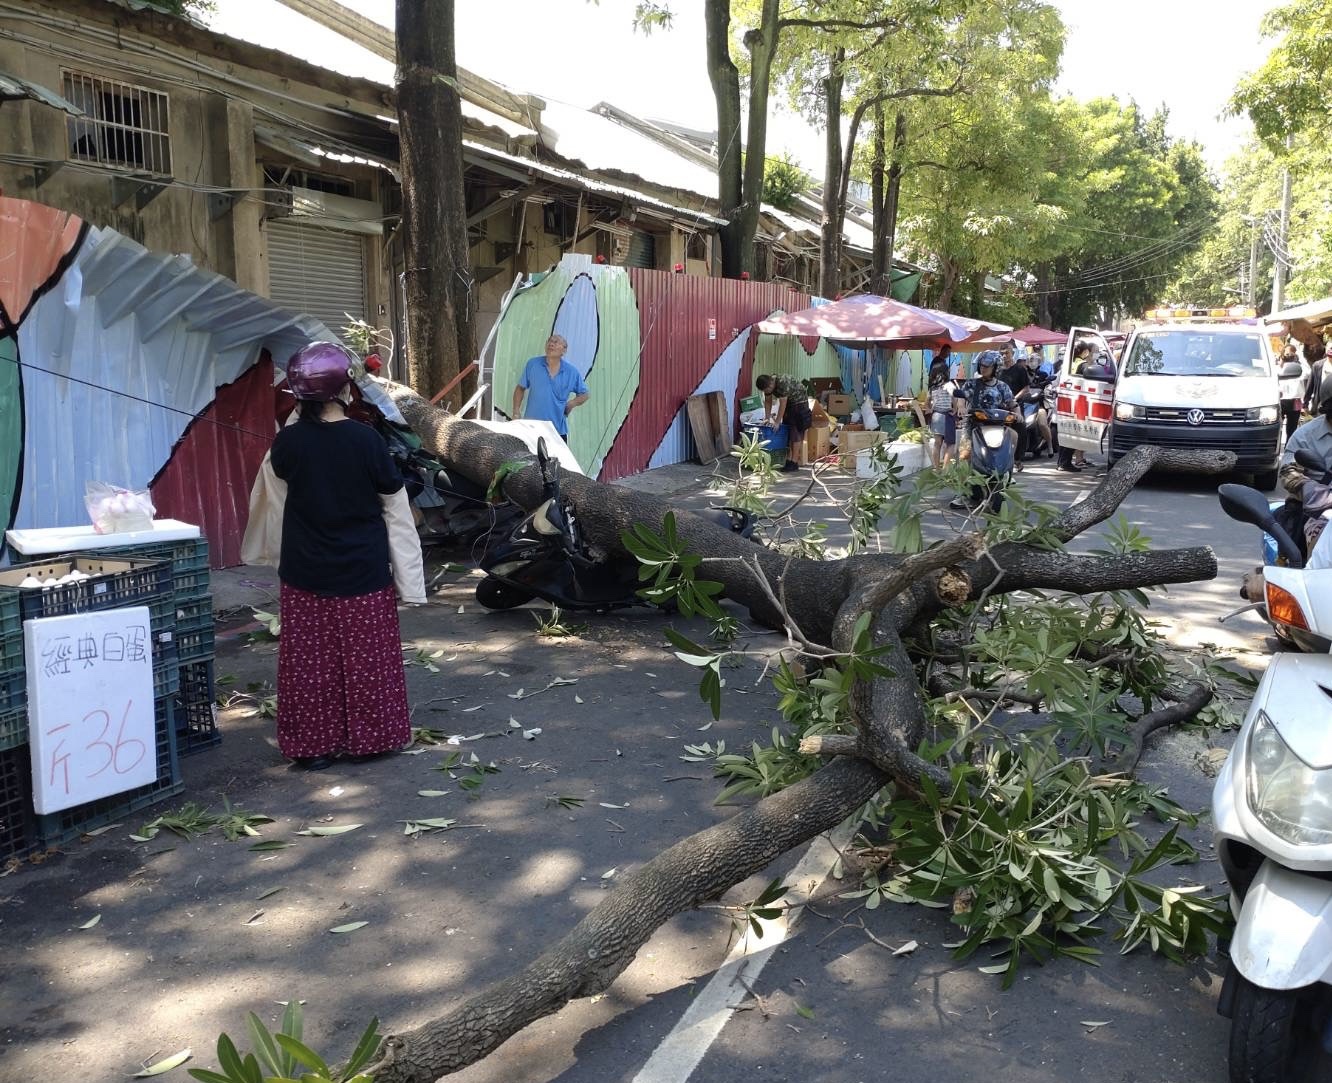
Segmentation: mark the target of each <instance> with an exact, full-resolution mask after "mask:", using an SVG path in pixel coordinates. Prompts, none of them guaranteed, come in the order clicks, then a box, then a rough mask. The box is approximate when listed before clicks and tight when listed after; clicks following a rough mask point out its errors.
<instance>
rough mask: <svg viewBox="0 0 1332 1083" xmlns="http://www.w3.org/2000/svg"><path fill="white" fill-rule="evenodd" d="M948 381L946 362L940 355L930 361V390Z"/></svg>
mask: <svg viewBox="0 0 1332 1083" xmlns="http://www.w3.org/2000/svg"><path fill="white" fill-rule="evenodd" d="M947 382H948V362H947V361H946V360H944V358H942V357H936V358H935V359H934V360H933V361H931V362H930V390H931V391H933V390H934V389H935V388H936V387H942V386H943V385H944V384H946V383H947Z"/></svg>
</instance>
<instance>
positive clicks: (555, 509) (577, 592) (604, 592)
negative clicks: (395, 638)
mask: <svg viewBox="0 0 1332 1083" xmlns="http://www.w3.org/2000/svg"><path fill="white" fill-rule="evenodd" d="M537 465H538V466H539V467H540V470H541V503H540V504H539V505H538V506H537V508H536V509H535V510H534V511H532V512H531V513H530V514H528V515H527V516H526V517H525V518H524V519H523V520H522V522H520V523H519V524H518V525H517V527H515V528H514V529H513V531H512V532H511V533H509V534H508V535H504V534H500V533H498V532H497V533H496V534H494V535H492V537H491V542H490V545H489V546H487V548H486V552H485V555H484V556H482V558H481V570H482V571H484V572H485V573H486V577H485V578H484V579H482V580H481V582H479V583H478V584H477V585H476V600H477V601H478V602H480V603H481V605H483V606H485V607H486V608H487V609H513V608H514V607H515V606H520V605H522V604H523V603H524V602H530V601H531V600H532V599H533V598H541V599H544V600H545V601H548V602H551V603H552V604H554V605H557V606H559V607H561V608H562V609H571V610H590V611H592V612H598V613H605V612H609V611H610V610H612V609H623V608H625V607H628V606H631V605H645V604H646V603H645V602H644V601H643V599H642V598H640V597H639V596H638V590H639V588H640V587H641V586H642V583H641V581H640V580H639V578H638V562H637V561H635V560H633V559H631V558H627V557H606V556H598V555H597V554H594V553H593V551H592V549H591V547H590V546H588V545H587V543H586V542H585V541H584V539H583V536H582V531H581V529H580V527H579V523H578V517H577V515H576V513H575V512H574V507H573V504H572V503H571V502H570V501H568V500H566V499H564V498H563V497H562V496H561V495H560V473H559V471H560V467H559V463H558V462H556V461H554V460H552V459H551V457H550V456H549V455H548V454H547V452H546V442H545V440H544V439H543V440H538V441H537ZM710 515H711V517H713V518H715V520H716V521H717V522H718V524H719V525H724V526H726V527H727V528H728V529H730V530H733V531H735V532H736V533H737V534H740V535H741V536H743V537H749V536H750V535H751V534H752V532H753V526H754V524H753V518H752V516H751V515H750V514H749V513H748V512H744V511H740V510H739V509H736V508H720V509H716V510H714V511H713V512H711V513H710Z"/></svg>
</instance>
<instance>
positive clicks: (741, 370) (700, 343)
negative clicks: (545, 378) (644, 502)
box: [493, 256, 841, 481]
mask: <svg viewBox="0 0 1332 1083" xmlns="http://www.w3.org/2000/svg"><path fill="white" fill-rule="evenodd" d="M808 304H809V298H808V297H807V296H806V295H805V294H801V293H796V292H794V291H792V290H790V289H788V288H787V287H784V286H780V285H777V284H775V283H766V282H741V281H736V280H734V279H720V278H705V277H702V276H695V275H679V274H670V273H668V272H665V271H647V270H639V269H637V268H631V269H627V270H626V269H625V268H621V267H609V266H605V265H601V264H595V263H593V262H592V261H591V260H590V259H589V258H588V257H586V256H566V257H565V258H564V260H563V261H562V262H561V263H560V265H559V266H558V267H556V268H555V269H554V270H552V271H551V272H550V273H549V274H547V275H544V276H543V277H541V279H540V280H539V281H537V282H535V283H534V284H532V285H530V286H527V287H526V288H525V289H523V290H522V291H521V292H520V293H519V294H518V295H516V296H515V298H514V300H513V302H512V304H510V306H509V308H508V310H507V311H506V312H505V314H504V317H503V319H502V320H501V322H500V326H499V332H498V334H497V336H496V355H495V369H494V379H493V385H494V388H495V392H494V394H495V402H496V404H497V405H498V406H500V407H501V408H504V409H506V410H507V408H508V406H509V401H510V397H511V395H512V391H513V387H514V384H515V383H516V382H517V379H518V376H519V374H520V373H521V371H522V367H523V365H524V364H525V363H526V362H527V360H528V358H531V357H535V356H537V355H539V354H541V353H542V351H543V349H544V346H545V342H546V338H547V337H548V336H549V335H550V334H551V333H552V332H556V333H559V334H562V335H563V336H564V337H565V338H566V339H567V340H568V342H569V350H568V353H567V354H566V355H565V356H566V358H567V359H568V360H569V361H570V362H572V363H573V364H575V365H576V366H577V367H578V368H579V370H580V371H581V372H582V373H583V374H584V376H585V378H586V379H587V381H588V387H589V390H590V392H591V398H590V400H589V401H588V403H587V405H586V406H584V407H582V408H581V409H580V410H578V411H577V412H576V413H574V414H573V416H572V418H571V423H570V433H569V446H570V448H571V449H572V450H573V452H574V454H575V455H576V456H577V457H578V461H579V462H580V463H582V464H583V466H584V468H585V469H586V470H587V472H588V473H589V474H590V475H591V476H593V477H600V478H601V479H602V480H606V481H610V480H614V479H615V478H622V477H626V476H628V475H630V474H635V473H638V472H639V471H642V470H646V469H649V468H650V467H657V466H665V465H668V464H670V463H677V462H685V461H687V460H689V459H691V458H693V457H694V456H695V453H696V452H695V448H694V442H693V436H692V434H691V432H690V429H689V426H688V423H687V422H686V421H685V420H684V416H683V410H684V404H685V402H686V400H688V398H689V397H690V396H691V395H696V394H701V393H703V392H705V391H721V392H722V393H723V394H724V395H725V396H726V401H727V405H728V408H729V409H730V411H731V416H732V417H733V418H734V417H735V415H736V404H737V401H738V399H739V398H740V397H742V396H743V395H745V394H748V393H749V392H750V390H751V389H752V388H753V381H754V376H755V374H756V373H758V372H773V373H783V374H791V375H799V376H802V377H809V376H835V375H839V374H840V373H841V360H840V358H839V357H838V356H837V354H836V353H835V352H834V351H833V350H832V348H831V347H830V346H828V344H827V343H825V342H822V341H821V340H815V341H814V342H812V343H802V342H801V341H800V340H798V339H787V338H780V337H775V336H770V335H757V336H756V335H754V334H753V332H752V331H751V330H750V327H751V325H752V324H754V323H756V322H757V321H758V320H761V319H764V318H765V317H767V316H769V315H771V314H772V313H774V312H780V311H784V310H786V309H787V308H791V307H804V306H807V305H808Z"/></svg>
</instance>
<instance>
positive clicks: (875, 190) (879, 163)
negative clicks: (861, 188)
mask: <svg viewBox="0 0 1332 1083" xmlns="http://www.w3.org/2000/svg"><path fill="white" fill-rule="evenodd" d="M873 145H874V153H873V154H872V156H871V157H870V235H871V236H872V237H873V242H872V244H873V248H872V250H871V252H870V282H869V291H870V293H873V294H877V295H878V296H880V297H887V296H888V291H889V289H890V288H891V286H892V278H893V274H892V265H893V260H892V255H891V253H889V254H888V255H887V258H886V259H885V254H884V248H883V243H882V238H883V208H884V197H885V193H884V170H885V169H886V167H887V164H888V163H887V157H888V156H887V146H886V132H885V130H884V123H883V102H879V103H878V104H877V105H876V106H875V107H874V144H873Z"/></svg>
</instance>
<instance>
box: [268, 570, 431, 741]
mask: <svg viewBox="0 0 1332 1083" xmlns="http://www.w3.org/2000/svg"><path fill="white" fill-rule="evenodd" d="M280 614H281V618H282V634H281V635H280V636H279V637H278V701H277V735H278V748H280V749H281V750H282V754H283V755H284V756H289V757H291V758H293V759H295V758H297V757H301V758H304V757H307V756H335V755H339V754H343V755H348V756H368V755H371V754H373V753H376V752H388V751H390V750H392V749H395V748H404V747H406V745H407V742H408V741H409V740H410V739H411V735H412V724H411V716H410V714H409V708H408V706H407V676H406V672H405V671H404V669H403V663H402V637H401V633H400V631H399V629H398V606H397V601H396V598H395V596H394V593H393V588H392V587H385V588H384V589H383V590H377V591H374V592H373V593H371V594H357V595H353V596H351V597H346V598H339V597H330V596H327V595H322V594H311V593H309V592H308V591H304V590H298V589H297V588H295V587H291V586H288V585H287V584H285V583H283V584H282V594H281V609H280Z"/></svg>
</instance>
